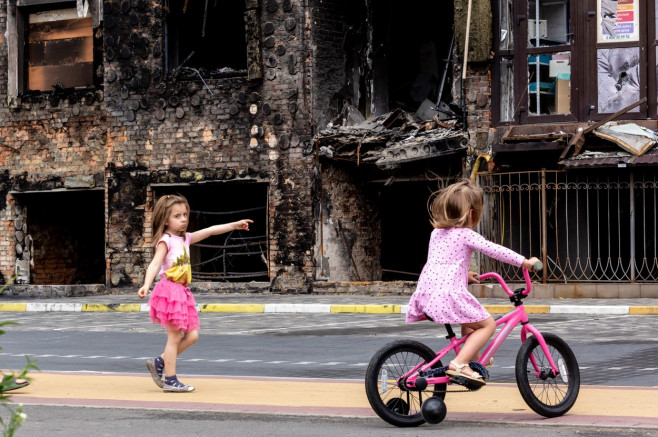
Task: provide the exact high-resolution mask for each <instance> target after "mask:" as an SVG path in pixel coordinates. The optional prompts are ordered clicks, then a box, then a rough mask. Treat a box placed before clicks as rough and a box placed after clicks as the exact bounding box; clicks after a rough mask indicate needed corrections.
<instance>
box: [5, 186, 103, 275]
mask: <svg viewBox="0 0 658 437" xmlns="http://www.w3.org/2000/svg"><path fill="white" fill-rule="evenodd" d="M13 194H14V197H15V198H16V205H17V208H16V216H15V219H14V223H15V224H20V226H16V228H17V230H16V234H15V236H16V245H15V247H16V270H17V271H16V273H17V275H16V276H17V281H18V282H19V283H29V284H36V285H73V284H104V283H105V267H106V263H105V195H104V192H103V190H81V191H53V192H31V193H13ZM81 205H84V213H81V211H82V209H81ZM18 228H20V229H18Z"/></svg>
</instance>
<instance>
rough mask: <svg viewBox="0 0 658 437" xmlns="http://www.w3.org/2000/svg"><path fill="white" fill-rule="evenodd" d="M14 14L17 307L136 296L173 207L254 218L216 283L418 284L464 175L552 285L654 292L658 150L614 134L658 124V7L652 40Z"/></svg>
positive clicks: (1, 149) (405, 24)
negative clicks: (622, 141) (444, 189)
mask: <svg viewBox="0 0 658 437" xmlns="http://www.w3.org/2000/svg"><path fill="white" fill-rule="evenodd" d="M597 3H599V4H600V5H599V10H597V11H598V12H597V13H598V14H599V15H596V17H599V16H600V17H604V16H605V17H608V15H610V13H611V12H610V11H608V9H609V8H610V7H612V6H614V5H612V6H611V5H610V4H608V3H607V2H605V1H604V0H601V1H599V2H597ZM614 3H618V2H614ZM0 4H1V5H2V6H1V7H0V30H1V32H0V59H1V61H0V97H1V98H0V113H1V114H2V115H1V118H0V217H1V225H0V273H1V275H2V276H1V278H0V281H2V282H4V281H7V280H9V279H10V278H12V277H14V276H15V277H16V280H17V282H18V283H19V284H22V285H19V286H17V287H14V290H15V292H24V293H42V291H38V292H37V291H34V290H36V289H38V290H47V288H44V287H53V286H64V287H65V288H64V289H65V290H66V291H65V292H64V293H69V294H70V293H102V292H108V291H111V290H123V289H126V290H128V289H136V288H137V286H138V284H140V283H141V281H142V279H143V275H144V271H145V268H146V266H147V265H148V262H149V261H150V257H151V249H150V247H151V243H152V242H151V239H150V237H151V235H150V218H151V213H152V208H153V205H154V201H155V200H156V199H157V198H158V197H159V196H161V195H164V194H168V193H180V194H183V195H185V196H186V197H187V198H188V199H189V201H190V205H191V208H192V215H191V223H190V229H191V230H194V229H196V228H199V227H203V226H208V225H211V224H214V223H223V222H227V221H232V220H236V219H238V218H251V219H252V220H254V226H253V227H252V231H250V232H249V233H240V232H236V233H230V234H228V235H223V236H220V237H217V238H213V239H210V240H208V241H206V242H204V244H198V245H195V246H194V247H193V250H192V253H191V257H192V264H193V270H194V272H195V273H194V275H195V285H194V286H195V287H197V288H198V289H202V290H219V291H224V290H246V291H255V292H258V291H266V290H272V291H277V292H308V291H311V290H321V289H326V288H332V289H333V290H340V287H341V286H352V285H355V284H361V285H363V286H365V287H369V286H373V285H372V284H376V285H374V286H373V287H375V288H376V290H383V289H386V288H387V287H390V288H395V289H396V290H409V289H411V288H412V287H413V281H414V280H415V279H416V278H417V276H418V274H419V273H420V269H421V268H422V265H423V263H424V261H425V256H426V248H427V239H428V237H429V233H430V231H431V226H430V224H429V220H428V215H427V200H428V198H429V196H430V194H431V192H433V191H435V190H436V189H437V188H439V187H440V186H441V185H442V184H445V183H446V182H448V181H450V180H452V179H454V178H457V177H462V176H464V175H468V176H470V175H473V177H478V178H479V181H480V183H481V184H482V185H483V186H484V187H485V190H486V192H487V206H488V211H487V213H486V214H485V217H487V219H486V220H484V221H483V223H482V229H481V231H482V232H483V233H485V234H486V235H487V236H488V237H489V238H491V239H493V240H495V241H497V242H500V243H503V244H506V245H508V246H510V247H512V248H514V249H515V250H517V251H519V252H521V253H524V254H526V255H528V256H529V255H531V254H532V255H537V256H539V255H541V257H542V258H543V259H544V261H545V264H546V265H547V267H548V268H547V269H546V273H545V276H544V277H543V278H541V279H542V280H544V281H545V282H551V281H555V282H557V281H563V280H564V281H573V280H576V281H613V280H614V281H631V282H633V281H652V280H654V279H655V273H654V270H655V269H654V267H655V266H656V262H655V261H653V260H655V259H656V248H655V246H656V245H655V244H654V243H651V241H653V240H655V231H654V230H655V220H656V219H655V214H651V211H652V210H653V209H655V208H654V203H652V202H653V200H651V199H655V185H656V184H655V174H654V171H653V160H652V158H651V157H652V156H654V151H653V149H651V150H649V151H645V153H644V154H643V156H642V157H641V159H639V158H638V159H635V158H632V157H629V156H627V155H622V156H621V157H619V156H618V155H619V152H620V151H619V145H618V144H615V143H614V142H611V141H610V140H609V137H608V139H605V138H603V137H601V136H599V134H601V132H600V130H601V129H605V128H609V127H610V126H607V125H606V126H604V124H603V123H600V125H599V126H597V125H596V123H597V122H604V121H606V119H608V118H610V120H608V121H616V122H623V121H624V120H626V121H632V122H633V123H634V124H638V125H641V126H642V127H644V128H648V129H649V130H652V129H653V130H656V126H655V119H656V89H657V88H658V85H656V81H655V80H649V78H651V77H658V75H657V74H656V70H655V69H654V67H653V65H654V64H655V63H654V61H655V58H656V53H655V50H652V49H650V47H653V45H651V44H652V41H654V39H655V38H654V36H655V26H654V24H653V23H654V21H653V18H652V17H655V16H656V15H657V14H656V13H655V11H654V9H653V7H652V6H651V5H648V4H644V3H643V2H642V1H640V0H635V1H634V2H631V3H629V5H630V6H628V7H630V8H631V9H632V8H635V9H634V11H639V12H642V13H635V14H634V15H633V17H635V18H633V20H635V21H633V22H632V23H631V24H633V25H635V27H633V26H630V27H629V26H626V25H625V24H624V25H623V26H622V25H621V24H616V23H617V22H616V21H615V22H614V23H613V24H612V25H611V26H612V27H610V23H608V21H609V20H608V21H605V20H603V18H602V19H601V20H598V18H597V19H594V18H592V17H594V16H593V15H588V14H589V11H588V10H587V8H586V7H585V6H584V5H581V4H580V3H577V2H570V1H568V0H563V1H557V2H556V1H550V2H549V1H544V0H529V1H517V0H497V1H494V2H491V1H485V0H471V1H469V0H455V1H454V2H428V1H421V0H412V1H411V2H410V3H409V2H406V3H404V4H400V3H396V2H393V1H392V0H382V1H374V0H358V1H348V0H304V1H301V0H299V1H293V0H232V1H224V2H216V1H215V2H213V1H208V2H194V1H188V0H155V1H147V0H106V1H101V0H75V1H62V0H2V2H1V3H0ZM628 7H627V8H626V9H628ZM625 12H627V11H626V10H620V11H619V12H617V11H616V10H615V14H618V15H619V16H622V17H627V16H628V14H626V15H624V14H625ZM644 12H647V13H646V14H643V13H644ZM645 15H646V17H645ZM616 16H617V15H616ZM604 21H605V23H606V24H605V25H603V24H602V23H604ZM640 21H641V22H640ZM585 23H587V24H585ZM622 24H623V23H622ZM597 26H598V27H597ZM641 26H645V27H646V28H648V29H649V30H650V32H649V33H648V36H645V35H644V34H643V33H639V31H638V30H633V29H640V27H641ZM631 27H633V29H631ZM619 29H625V30H623V31H622V30H619ZM592 31H596V32H600V33H601V35H600V36H601V38H599V39H597V41H596V42H595V41H592V40H591V38H590V37H587V35H589V33H591V32H592ZM606 32H607V33H606ZM620 32H621V33H620ZM624 32H625V33H624ZM597 35H598V34H597ZM615 35H616V36H615ZM622 37H623V38H622ZM652 38H654V39H652ZM654 45H655V44H654ZM606 60H607V61H606ZM606 62H607V63H606ZM605 65H608V67H606V66H605ZM592 78H598V80H599V82H600V85H601V86H600V87H599V88H601V87H603V84H604V83H605V84H608V82H610V83H609V86H608V85H606V87H607V88H606V89H609V90H610V92H608V93H607V94H606V93H603V92H600V93H599V92H598V91H597V86H596V83H595V82H596V81H593V79H592ZM642 98H645V100H644V101H642ZM638 101H639V102H640V103H638V104H637V105H636V106H633V107H632V108H629V106H632V105H633V104H635V103H636V102H638ZM613 115H615V117H612V118H611V116H613ZM608 134H609V132H608ZM615 135H616V134H615ZM617 137H618V135H617ZM621 152H623V153H629V152H625V151H623V150H622V151H621ZM601 153H603V154H604V155H597V154H601ZM611 167H612V170H611V169H610V168H611ZM601 168H603V170H600V169H601ZM478 171H479V172H478ZM601 178H607V179H605V180H603V179H601ZM638 184H639V185H638ZM629 187H632V188H629ZM613 209H616V210H617V211H619V212H618V214H617V216H616V217H617V218H615V217H612V215H611V216H610V217H609V218H606V220H605V224H602V223H603V220H602V218H603V217H604V216H605V217H608V216H606V215H605V214H606V211H611V210H613ZM574 211H576V213H574ZM583 211H587V216H586V218H584V219H583V218H582V217H583ZM594 211H597V212H596V214H595V213H594ZM640 211H641V216H642V218H641V219H639V218H638V217H639V216H640ZM629 214H630V215H629ZM628 217H632V218H628ZM585 222H586V223H587V224H588V225H587V226H585V227H583V223H585ZM631 223H633V225H632V226H631ZM631 228H632V229H633V231H632V232H633V233H632V234H630V233H629V232H631ZM622 234H623V235H624V237H623V238H617V240H618V242H617V243H615V238H616V236H618V235H622ZM626 236H628V238H627V237H626ZM631 246H632V247H631ZM639 246H640V247H642V249H641V250H638V247H639ZM597 257H598V258H599V260H598V261H596V262H592V259H596V258H597ZM611 260H612V261H611ZM618 260H621V261H618ZM613 261H614V262H613ZM631 265H632V266H633V267H631ZM484 267H490V268H495V269H502V268H503V267H502V266H498V265H495V264H494V265H490V264H486V262H485V265H484V266H483V268H484ZM507 273H509V274H510V275H513V272H507ZM380 281H383V282H380ZM368 284H370V285H368ZM387 284H392V285H387ZM66 287H68V288H66ZM16 290H18V291H16Z"/></svg>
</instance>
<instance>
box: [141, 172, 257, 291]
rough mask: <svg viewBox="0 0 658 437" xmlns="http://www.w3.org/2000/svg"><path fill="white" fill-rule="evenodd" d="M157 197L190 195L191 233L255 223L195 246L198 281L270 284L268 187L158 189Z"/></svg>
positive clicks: (192, 256)
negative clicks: (236, 222) (243, 222)
mask: <svg viewBox="0 0 658 437" xmlns="http://www.w3.org/2000/svg"><path fill="white" fill-rule="evenodd" d="M153 190H154V194H155V198H156V199H157V198H159V197H160V196H163V195H166V194H180V195H182V196H185V198H186V199H187V201H188V203H189V204H190V222H189V224H188V227H187V231H188V232H194V231H197V230H199V229H203V228H206V227H208V226H213V225H218V224H223V223H230V222H234V221H237V220H241V219H251V220H253V223H252V224H250V225H249V231H231V232H227V233H225V234H221V235H214V236H212V237H209V238H207V239H205V240H202V241H200V242H198V243H195V244H193V245H192V246H191V247H190V260H191V263H192V280H193V281H215V282H218V281H222V282H249V281H269V273H268V261H267V260H268V256H269V255H268V238H267V217H268V214H267V204H268V202H267V190H268V186H267V184H259V183H231V182H222V183H216V184H215V183H210V184H204V185H196V186H190V185H177V186H153Z"/></svg>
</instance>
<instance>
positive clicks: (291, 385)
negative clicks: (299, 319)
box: [12, 372, 658, 429]
mask: <svg viewBox="0 0 658 437" xmlns="http://www.w3.org/2000/svg"><path fill="white" fill-rule="evenodd" d="M185 382H186V383H189V384H192V385H194V386H195V387H196V388H197V389H196V391H195V392H193V393H163V392H162V390H160V389H158V388H157V387H156V386H155V384H153V381H152V380H151V377H150V376H149V375H144V374H141V375H133V374H99V373H93V374H90V373H70V372H66V373H54V372H40V373H35V374H34V379H33V382H32V384H31V385H30V386H28V387H25V388H23V389H20V390H16V391H14V392H12V400H13V401H14V402H20V403H23V404H41V405H69V406H94V407H125V408H140V409H143V408H154V409H172V410H177V411H180V410H196V411H227V412H232V411H235V412H254V413H273V414H293V415H322V416H343V417H355V416H356V417H373V416H375V414H374V412H373V411H372V409H371V408H370V405H369V404H368V400H367V398H366V394H365V389H364V387H363V381H356V380H326V379H325V380H323V379H290V378H258V377H221V376H218V377H208V376H203V377H202V376H197V377H194V376H187V377H186V378H185ZM601 399H608V400H614V402H601ZM446 405H447V408H448V416H447V420H477V421H479V422H496V423H501V422H512V423H528V424H535V425H536V424H542V425H559V424H562V425H587V426H597V427H600V426H619V427H636V428H652V429H658V391H656V388H655V387H606V386H582V387H581V390H580V395H579V397H578V401H577V402H576V404H575V405H574V407H573V408H572V409H571V411H569V412H568V413H567V414H566V415H565V416H562V417H557V418H553V419H546V418H544V417H541V416H538V415H537V414H535V413H534V412H532V410H530V409H529V407H528V406H527V405H526V404H525V403H524V402H523V399H522V398H521V395H520V394H519V391H518V388H517V387H516V385H515V384H497V383H489V384H488V385H487V386H486V387H484V388H482V389H480V390H478V391H476V392H472V393H448V395H447V397H446Z"/></svg>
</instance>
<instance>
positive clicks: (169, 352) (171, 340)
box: [162, 329, 189, 376]
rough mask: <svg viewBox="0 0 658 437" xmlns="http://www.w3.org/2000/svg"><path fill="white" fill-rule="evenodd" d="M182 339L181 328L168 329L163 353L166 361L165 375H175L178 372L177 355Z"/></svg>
mask: <svg viewBox="0 0 658 437" xmlns="http://www.w3.org/2000/svg"><path fill="white" fill-rule="evenodd" d="M181 339H182V336H181V332H180V329H177V330H170V329H167V344H166V345H165V349H164V353H163V354H162V358H164V362H165V376H174V375H175V374H176V357H177V356H178V348H179V346H180V344H181V343H182V341H181ZM188 346H189V345H188Z"/></svg>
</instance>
